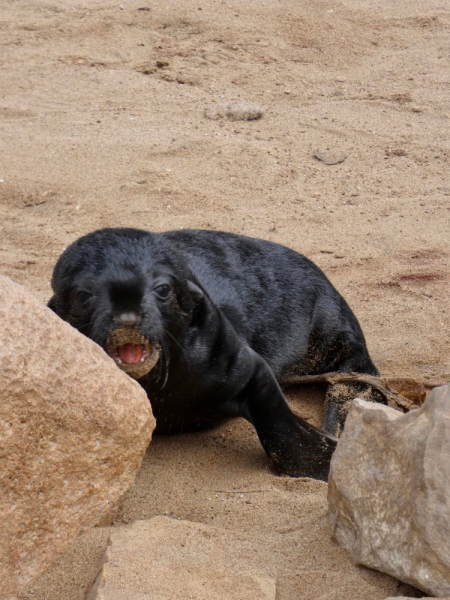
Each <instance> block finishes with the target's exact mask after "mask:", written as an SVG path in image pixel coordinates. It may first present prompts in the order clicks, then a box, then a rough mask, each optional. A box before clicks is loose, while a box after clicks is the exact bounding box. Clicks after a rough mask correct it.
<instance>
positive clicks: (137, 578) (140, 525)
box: [87, 517, 276, 600]
mask: <svg viewBox="0 0 450 600" xmlns="http://www.w3.org/2000/svg"><path fill="white" fill-rule="evenodd" d="M252 559H253V560H254V551H252V548H251V544H247V543H246V540H245V538H244V537H239V535H237V534H235V533H232V534H231V533H229V532H227V531H224V530H222V529H218V528H217V527H210V526H207V525H202V524H200V523H191V522H189V521H178V520H174V519H169V518H167V517H154V518H153V519H151V520H149V521H136V522H135V523H134V524H133V525H132V526H131V527H122V528H118V529H116V530H115V531H114V532H113V533H112V535H111V539H110V546H109V547H108V549H107V550H106V552H105V554H104V556H103V559H102V561H101V570H100V573H99V575H98V577H97V580H96V581H95V583H94V586H93V587H92V589H91V591H90V593H89V594H88V596H87V600H173V599H174V598H195V600H211V598H214V600H230V598H232V599H233V600H255V598H258V600H275V596H276V583H275V579H273V578H272V577H269V576H268V575H267V573H264V572H263V571H261V570H259V569H255V568H254V567H253V566H252Z"/></svg>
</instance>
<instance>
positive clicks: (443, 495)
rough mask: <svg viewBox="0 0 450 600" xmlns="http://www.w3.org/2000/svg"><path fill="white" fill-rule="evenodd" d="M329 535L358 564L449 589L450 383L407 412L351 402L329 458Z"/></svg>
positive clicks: (429, 587)
mask: <svg viewBox="0 0 450 600" xmlns="http://www.w3.org/2000/svg"><path fill="white" fill-rule="evenodd" d="M328 501H329V508H330V517H331V529H332V537H333V538H334V539H335V540H336V541H338V542H339V543H340V544H342V545H343V546H344V547H345V548H346V549H347V550H348V552H349V553H350V555H351V557H352V559H353V560H354V561H355V562H356V563H358V564H362V565H365V566H367V567H370V568H372V569H378V570H380V571H383V572H384V573H388V574H389V575H392V576H394V577H397V578H398V579H400V580H402V581H404V582H406V583H409V584H412V585H414V586H416V587H418V588H419V589H421V590H423V591H425V592H426V593H428V594H431V595H434V596H445V595H449V594H450V385H446V386H442V387H439V388H436V389H435V390H433V392H432V393H431V394H430V395H429V396H428V398H427V399H426V401H425V403H424V405H423V407H422V408H420V409H418V410H413V411H411V412H409V413H407V414H404V415H402V414H401V413H399V412H397V411H395V410H393V409H391V408H388V407H386V406H382V405H379V404H372V403H368V402H364V401H362V400H359V399H357V400H355V401H354V403H353V406H352V408H351V410H350V413H349V417H348V419H347V422H346V424H345V427H344V432H343V435H342V437H341V439H340V441H339V444H338V447H337V450H336V452H335V454H334V456H333V459H332V461H331V470H330V477H329V488H328Z"/></svg>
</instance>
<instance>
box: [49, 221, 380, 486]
mask: <svg viewBox="0 0 450 600" xmlns="http://www.w3.org/2000/svg"><path fill="white" fill-rule="evenodd" d="M52 288H53V292H54V295H53V296H52V298H51V299H50V301H49V303H48V306H49V307H50V308H51V309H52V310H53V311H54V312H55V313H56V314H57V315H59V316H60V317H61V318H62V319H64V320H65V321H67V322H69V323H70V324H71V325H73V326H74V327H75V328H76V329H78V330H79V331H80V332H81V333H83V334H85V335H86V336H87V337H89V338H91V339H92V340H94V341H95V342H97V343H98V344H99V345H100V346H101V347H102V348H104V349H105V351H106V352H107V353H108V354H109V355H110V356H111V357H112V358H113V359H114V360H115V362H116V364H117V365H118V366H119V367H120V368H121V369H123V370H124V371H126V372H127V373H128V374H129V375H130V376H132V377H135V378H136V379H138V380H139V383H140V384H141V385H142V387H143V388H144V389H145V390H146V392H147V393H148V396H149V399H150V401H151V404H152V409H153V412H154V415H155V417H156V421H157V431H159V432H176V431H183V430H187V429H192V428H195V427H197V426H200V425H201V424H203V423H205V422H207V421H208V420H213V419H215V418H217V417H219V416H222V417H224V416H226V415H232V416H241V417H244V418H245V419H247V420H248V421H250V423H252V424H253V426H254V427H255V429H256V432H257V434H258V436H259V439H260V441H261V444H262V445H263V447H264V450H265V451H266V453H267V454H268V455H269V457H270V458H271V459H272V460H273V462H274V463H275V464H276V466H277V467H278V469H279V470H280V471H282V472H283V473H286V474H288V475H291V476H294V477H300V476H301V477H314V478H316V479H324V480H326V479H327V476H328V470H329V463H330V459H331V455H332V453H333V451H334V449H335V446H336V438H335V437H334V436H333V435H331V434H327V433H326V432H324V431H320V430H319V429H316V428H315V427H313V426H311V425H309V424H308V423H307V422H306V421H304V420H303V419H301V418H299V417H297V416H296V415H295V414H294V413H293V412H292V411H291V409H290V407H289V405H288V403H287V401H286V399H285V397H284V395H283V393H282V391H281V389H280V386H279V384H278V382H277V379H278V380H282V379H283V378H284V377H286V376H288V375H289V373H296V374H299V375H302V374H318V373H324V372H330V371H355V372H361V373H368V374H372V375H378V374H379V373H378V371H377V369H376V367H375V366H374V364H373V363H372V361H371V359H370V357H369V353H368V351H367V348H366V343H365V340H364V336H363V333H362V330H361V327H360V326H359V324H358V321H357V320H356V317H355V316H354V314H353V313H352V311H351V310H350V308H349V306H348V304H347V303H346V301H345V300H344V299H343V298H342V296H340V294H339V293H338V292H337V291H336V290H335V288H334V287H333V286H332V285H331V283H330V282H329V281H328V279H327V278H326V277H325V275H324V274H323V273H322V271H321V270H320V269H319V268H318V267H317V266H316V265H314V264H313V263H312V262H311V261H310V260H308V259H307V258H305V257H304V256H302V255H300V254H298V253H296V252H294V251H293V250H290V249H288V248H285V247H283V246H281V245H279V244H275V243H272V242H268V241H264V240H258V239H252V238H248V237H244V236H241V235H234V234H231V233H223V232H216V231H200V230H181V231H169V232H166V233H150V232H148V231H142V230H139V229H125V228H120V229H102V230H99V231H95V232H93V233H90V234H88V235H86V236H84V237H82V238H80V239H78V240H77V241H75V242H74V243H73V244H71V245H70V246H69V247H68V248H67V249H66V250H65V251H64V253H63V254H62V256H61V257H60V258H59V260H58V262H57V264H56V266H55V269H54V272H53V277H52ZM337 418H338V417H337V416H336V415H335V414H331V413H330V414H328V415H326V417H325V421H324V422H325V423H327V424H328V426H330V424H331V427H329V430H333V427H332V425H333V422H334V421H335V420H336V419H337Z"/></svg>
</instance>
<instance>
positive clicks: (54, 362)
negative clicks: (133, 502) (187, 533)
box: [0, 277, 154, 599]
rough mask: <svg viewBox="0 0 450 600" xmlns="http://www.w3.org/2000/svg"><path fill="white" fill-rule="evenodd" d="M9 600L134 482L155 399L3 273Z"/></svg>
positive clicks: (1, 467) (1, 418)
mask: <svg viewBox="0 0 450 600" xmlns="http://www.w3.org/2000/svg"><path fill="white" fill-rule="evenodd" d="M0 369H1V371H0V373H1V381H2V385H1V389H0V482H1V486H0V515H2V518H1V521H2V526H1V536H0V582H1V590H0V598H2V599H12V598H15V597H16V594H17V593H18V592H19V590H21V589H22V588H24V587H25V586H26V585H27V584H28V583H29V582H30V581H31V580H32V579H33V578H34V577H35V576H37V575H38V574H39V573H41V572H42V571H43V570H44V569H45V568H46V567H47V566H48V565H49V564H50V563H51V562H52V559H53V558H54V557H55V555H56V554H58V553H59V552H60V551H62V550H63V548H65V546H67V544H68V543H69V542H71V541H72V540H74V539H75V537H76V536H77V535H78V533H79V532H80V530H81V529H82V528H86V527H89V526H92V525H94V524H96V523H98V522H99V521H100V520H101V519H103V518H104V517H105V516H106V515H107V514H108V512H109V511H110V510H111V508H112V507H113V506H114V504H115V503H116V502H117V500H118V499H119V498H120V497H121V496H122V495H123V493H124V492H125V491H126V490H127V489H128V488H129V487H130V486H131V484H132V483H133V480H134V477H135V474H136V471H137V469H138V468H139V465H140V464H141V460H142V457H143V455H144V453H145V449H146V448H147V446H148V443H149V442H150V439H151V434H152V431H153V429H154V419H153V416H152V413H151V408H150V404H149V402H148V399H147V396H146V394H145V392H144V391H143V390H142V388H141V387H140V386H139V384H138V383H136V382H135V381H133V380H132V379H130V378H129V377H128V376H127V375H125V374H124V373H122V372H121V371H120V370H119V369H118V368H117V367H116V366H115V365H114V363H113V361H112V360H111V359H110V358H108V356H107V355H106V354H105V353H104V352H103V350H102V349H101V348H100V347H98V346H97V345H96V344H94V343H93V342H91V341H90V340H88V339H87V338H85V337H84V336H83V335H81V334H80V333H78V332H77V331H76V330H75V329H73V328H72V327H70V326H69V325H68V324H67V323H64V322H63V321H61V320H60V319H59V318H58V317H57V316H56V315H55V314H54V313H52V312H51V311H50V310H49V309H48V308H46V307H45V306H42V305H41V304H40V303H39V302H38V300H37V299H36V298H34V296H32V295H31V294H29V293H28V292H27V291H26V290H25V289H24V288H22V287H21V286H19V285H17V284H15V283H14V282H12V281H11V280H10V279H8V278H6V277H0Z"/></svg>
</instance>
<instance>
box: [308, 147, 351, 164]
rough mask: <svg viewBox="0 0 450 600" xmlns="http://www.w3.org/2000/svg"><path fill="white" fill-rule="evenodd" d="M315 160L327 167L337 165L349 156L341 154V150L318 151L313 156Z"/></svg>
mask: <svg viewBox="0 0 450 600" xmlns="http://www.w3.org/2000/svg"><path fill="white" fill-rule="evenodd" d="M313 156H314V158H317V160H320V161H321V162H323V163H325V164H326V165H337V164H339V163H341V162H344V160H345V159H346V158H347V155H346V154H345V153H344V152H339V150H337V151H335V150H328V149H327V150H323V151H322V150H316V151H315V152H314V154H313Z"/></svg>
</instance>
